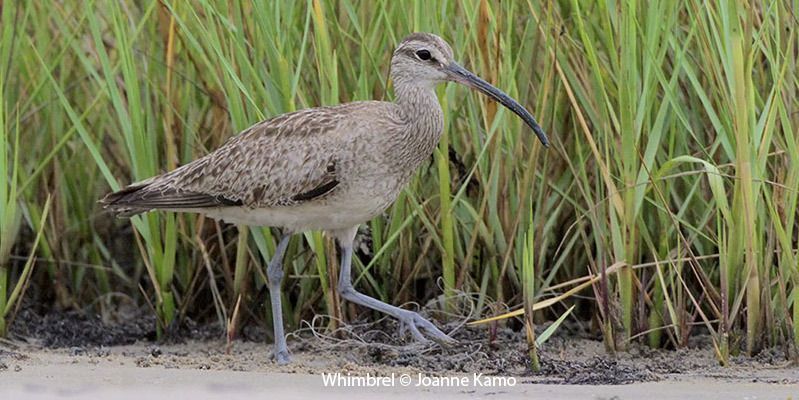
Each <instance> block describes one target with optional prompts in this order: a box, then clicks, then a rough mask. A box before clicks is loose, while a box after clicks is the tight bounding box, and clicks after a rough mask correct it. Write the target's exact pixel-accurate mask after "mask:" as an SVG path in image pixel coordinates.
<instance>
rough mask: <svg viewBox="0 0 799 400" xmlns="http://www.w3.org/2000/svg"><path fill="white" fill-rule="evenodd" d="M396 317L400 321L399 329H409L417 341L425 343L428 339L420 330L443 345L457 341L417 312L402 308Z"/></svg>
mask: <svg viewBox="0 0 799 400" xmlns="http://www.w3.org/2000/svg"><path fill="white" fill-rule="evenodd" d="M397 319H399V322H400V326H401V328H400V330H401V331H405V330H406V329H407V330H410V332H411V335H412V336H413V338H414V339H415V340H416V341H417V342H420V343H427V342H429V341H430V340H428V337H426V336H425V335H424V334H422V331H424V332H425V333H426V334H427V336H429V338H430V339H432V340H433V341H435V342H436V343H438V344H440V345H443V346H449V345H452V344H455V343H456V342H457V340H455V339H453V338H451V337H450V336H449V335H447V334H446V333H444V332H442V331H441V330H440V329H438V328H437V327H436V326H435V325H433V323H432V322H430V321H428V320H426V319H425V318H424V317H422V316H421V315H419V313H417V312H414V311H407V310H404V311H403V313H402V314H400V315H399V316H398V317H397Z"/></svg>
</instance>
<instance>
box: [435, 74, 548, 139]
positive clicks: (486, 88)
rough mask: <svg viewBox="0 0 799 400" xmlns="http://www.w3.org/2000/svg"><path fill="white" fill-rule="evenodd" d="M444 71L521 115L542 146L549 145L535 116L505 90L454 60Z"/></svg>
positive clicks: (455, 79)
mask: <svg viewBox="0 0 799 400" xmlns="http://www.w3.org/2000/svg"><path fill="white" fill-rule="evenodd" d="M446 71H447V73H448V74H449V76H450V78H451V79H452V80H453V81H455V82H458V83H462V84H464V85H466V86H469V87H471V88H473V89H477V90H479V91H481V92H483V93H485V94H486V95H487V96H488V97H490V98H492V99H494V100H495V101H498V102H499V103H500V104H502V105H503V106H505V107H507V108H508V109H509V110H511V111H513V113H514V114H516V115H518V116H519V117H521V119H522V120H524V122H525V123H526V124H527V125H528V126H529V127H530V128H531V129H532V130H533V132H535V134H536V136H538V140H540V141H541V143H542V144H543V145H544V147H549V139H547V134H546V133H544V130H543V129H541V126H540V125H538V122H536V121H535V118H533V116H532V115H531V114H530V113H529V112H528V111H527V110H526V109H525V108H524V107H522V105H521V104H519V102H518V101H516V100H514V99H513V98H511V97H510V96H508V95H507V94H505V92H503V91H501V90H499V89H497V88H496V87H494V86H493V85H491V84H490V83H488V82H486V81H484V80H483V79H481V78H480V77H479V76H477V75H475V74H473V73H471V72H470V71H469V70H468V69H466V68H463V67H461V66H460V65H459V64H458V63H456V62H454V61H453V62H451V63H449V64H448V65H447V66H446Z"/></svg>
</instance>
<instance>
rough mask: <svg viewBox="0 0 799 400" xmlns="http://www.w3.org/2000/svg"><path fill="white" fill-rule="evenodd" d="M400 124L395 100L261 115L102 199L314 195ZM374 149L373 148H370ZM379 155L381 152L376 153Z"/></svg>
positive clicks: (129, 206) (248, 203) (277, 199)
mask: <svg viewBox="0 0 799 400" xmlns="http://www.w3.org/2000/svg"><path fill="white" fill-rule="evenodd" d="M403 124H405V121H404V116H403V115H401V113H399V112H398V110H397V109H396V106H395V105H394V104H393V103H388V102H378V101H366V102H353V103H346V104H342V105H338V106H331V107H318V108H310V109H303V110H299V111H296V112H292V113H287V114H282V115H279V116H277V117H274V118H272V119H269V120H266V121H262V122H260V123H257V124H255V125H253V126H252V127H250V128H248V129H247V130H245V131H243V132H241V133H240V134H238V135H236V136H234V137H232V138H231V139H229V140H228V141H227V142H226V143H225V144H224V145H223V146H222V147H220V148H219V149H217V150H216V151H214V152H212V153H210V154H208V155H206V156H204V157H202V158H199V159H197V160H195V161H193V162H191V163H189V164H186V165H183V166H181V167H179V168H177V169H175V170H174V171H171V172H168V173H165V174H163V175H159V176H156V177H153V178H150V179H147V180H145V181H142V182H139V183H135V184H133V185H131V186H129V187H127V188H125V189H123V190H121V191H119V192H116V193H112V194H110V195H108V196H106V198H104V199H103V201H102V202H103V203H104V204H105V205H106V207H108V208H110V209H112V210H114V211H116V212H118V213H120V214H122V215H134V214H138V213H141V212H145V211H149V210H153V209H168V210H173V211H184V210H191V211H197V210H202V209H207V208H220V207H245V208H251V209H254V208H268V207H284V206H292V205H298V204H301V203H303V202H308V201H313V200H319V199H321V198H324V197H325V196H328V195H330V194H331V193H333V192H334V191H335V190H336V189H337V188H338V187H340V186H342V184H347V182H346V179H347V176H343V175H342V173H343V172H349V173H352V172H353V171H346V170H352V169H353V168H355V167H357V164H358V160H356V158H357V157H367V158H369V157H374V156H375V154H373V153H374V151H375V148H379V147H380V143H375V142H379V141H386V140H388V139H387V138H388V137H389V136H390V135H391V134H392V133H391V132H393V131H397V130H400V129H401V127H402V126H403ZM369 152H371V154H370V153H369ZM373 161H374V162H379V161H378V160H373Z"/></svg>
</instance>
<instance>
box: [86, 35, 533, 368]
mask: <svg viewBox="0 0 799 400" xmlns="http://www.w3.org/2000/svg"><path fill="white" fill-rule="evenodd" d="M391 79H392V80H393V82H394V91H395V98H396V100H395V101H394V102H384V101H359V102H352V103H346V104H341V105H337V106H331V107H319V108H310V109H304V110H299V111H296V112H292V113H287V114H283V115H279V116H276V117H274V118H272V119H269V120H266V121H263V122H259V123H257V124H255V125H253V126H252V127H250V128H249V129H247V130H245V131H244V132H241V133H240V134H239V135H236V136H234V137H232V138H231V139H230V140H228V141H227V142H226V143H225V144H224V145H223V146H222V147H220V148H219V149H217V150H216V151H214V152H212V153H210V154H208V155H206V156H205V157H202V158H200V159H198V160H195V161H193V162H191V163H189V164H186V165H183V166H181V167H179V168H177V169H175V170H173V171H171V172H167V173H165V174H163V175H159V176H155V177H152V178H150V179H147V180H145V181H142V182H138V183H134V184H132V185H130V186H128V187H126V188H124V189H122V190H120V191H118V192H115V193H111V194H109V195H107V196H106V197H105V198H104V199H103V200H101V202H102V203H103V205H104V206H105V207H106V208H109V209H111V210H112V211H114V212H116V213H118V214H119V215H121V216H132V215H136V214H139V213H143V212H147V211H152V210H167V211H176V212H191V213H200V214H205V215H207V216H209V217H211V218H214V219H220V220H224V221H226V222H230V223H235V224H242V225H256V226H271V227H280V228H282V229H283V232H284V233H283V236H282V237H281V239H280V242H279V244H278V245H277V248H276V250H275V253H274V255H273V256H272V259H271V260H270V262H269V265H268V267H267V277H268V278H269V283H268V287H269V292H270V299H271V303H272V315H273V318H274V334H275V353H274V356H275V359H276V361H277V362H278V363H286V362H288V361H289V353H288V349H287V347H286V339H285V332H284V331H283V317H282V307H281V304H280V301H281V295H280V286H281V281H282V279H283V267H282V259H283V254H284V252H285V251H286V247H287V246H288V244H289V239H290V237H291V235H292V234H294V233H298V232H302V231H308V230H324V231H325V232H326V233H327V234H329V235H331V236H332V237H334V238H335V239H336V240H338V243H339V245H340V247H341V253H342V254H341V275H340V277H339V284H338V290H339V292H340V294H341V297H343V298H344V299H345V300H348V301H351V302H353V303H356V304H359V305H361V306H364V307H368V308H371V309H374V310H377V311H380V312H382V313H385V314H388V315H391V316H393V317H394V318H396V319H398V320H399V321H400V322H401V323H402V324H403V325H404V326H405V327H407V328H408V329H409V331H410V333H411V334H412V335H413V337H414V338H415V339H416V340H418V341H422V342H424V341H427V338H430V339H433V340H435V341H437V342H439V343H444V344H446V343H450V342H452V341H453V339H451V338H450V337H449V336H448V335H447V334H445V333H444V332H442V331H441V330H439V329H438V328H437V327H436V326H435V325H433V324H432V323H431V322H430V321H428V320H426V319H424V318H423V317H422V316H421V315H419V314H418V313H416V312H413V311H410V310H405V309H402V308H399V307H395V306H392V305H390V304H386V303H384V302H382V301H379V300H377V299H374V298H372V297H369V296H366V295H365V294H363V293H360V292H358V291H357V290H356V289H355V288H354V287H353V285H352V280H351V265H352V251H353V250H352V245H353V240H354V238H355V234H356V233H357V230H358V225H359V224H362V223H364V222H366V221H369V220H370V219H372V218H375V217H376V216H378V215H380V214H381V213H383V211H385V210H386V209H387V208H388V207H389V206H390V205H391V204H392V203H393V202H394V200H395V199H396V198H397V196H398V195H399V193H400V191H401V190H402V189H403V188H404V187H405V185H406V184H407V183H408V181H409V180H410V179H411V177H412V175H413V174H414V172H415V171H416V169H417V168H418V167H419V166H420V165H421V164H422V163H423V162H424V161H425V160H426V159H427V158H428V157H430V155H431V154H432V153H433V150H434V149H435V147H436V145H437V144H438V141H439V138H440V137H441V132H442V130H443V128H444V120H443V115H442V111H441V105H440V104H439V102H438V98H437V97H436V93H435V90H434V89H435V87H436V85H438V84H440V83H445V82H458V83H461V84H464V85H466V86H469V87H471V88H473V89H476V90H478V91H480V92H483V93H484V94H486V95H487V96H489V97H490V98H492V99H493V100H495V101H498V102H499V103H501V104H502V105H504V106H505V107H507V108H509V109H510V110H511V111H513V112H514V113H515V114H516V115H518V116H519V117H521V118H522V119H523V120H524V122H525V123H527V125H529V126H530V128H532V130H533V132H535V134H536V135H537V136H538V138H539V139H540V140H541V142H542V143H543V144H544V146H548V144H549V142H548V140H547V137H546V135H545V134H544V131H543V130H542V129H541V127H540V126H539V125H538V123H537V122H536V121H535V119H534V118H533V116H532V115H530V113H529V112H528V111H527V110H525V108H524V107H522V106H521V105H520V104H519V103H518V102H517V101H515V100H513V99H512V98H510V97H509V96H508V95H507V94H505V93H504V92H502V91H501V90H499V89H497V88H495V87H494V86H492V85H491V84H489V83H488V82H486V81H484V80H482V79H480V78H479V77H477V76H476V75H474V74H473V73H471V72H469V71H468V70H466V69H465V68H463V67H462V66H460V65H459V64H458V63H456V62H455V61H453V54H452V48H450V46H449V44H447V43H446V42H445V41H444V40H443V39H441V38H440V37H438V36H436V35H433V34H430V33H413V34H411V35H409V36H408V37H406V38H405V39H403V40H402V42H401V43H400V44H399V46H398V47H397V49H396V50H395V51H394V55H393V57H392V58H391ZM425 335H426V336H425Z"/></svg>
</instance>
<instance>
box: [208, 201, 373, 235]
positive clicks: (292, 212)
mask: <svg viewBox="0 0 799 400" xmlns="http://www.w3.org/2000/svg"><path fill="white" fill-rule="evenodd" d="M369 203H372V204H364V202H347V203H341V202H335V204H331V203H322V202H308V203H303V204H299V205H295V206H284V207H274V208H255V209H250V208H246V207H225V208H217V209H212V210H211V209H205V210H202V211H201V212H202V213H204V214H205V215H207V216H209V217H211V218H214V219H219V220H223V221H225V222H228V223H232V224H242V225H253V226H274V227H283V228H287V229H289V230H291V231H294V232H301V231H308V230H317V229H320V230H335V229H347V228H351V227H353V226H356V225H358V224H362V223H364V222H366V221H369V220H370V219H372V218H374V217H376V216H377V215H379V214H380V213H381V212H383V210H384V209H385V208H386V207H387V206H388V204H386V205H383V204H374V203H375V202H374V201H371V202H369Z"/></svg>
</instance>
